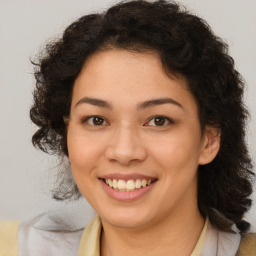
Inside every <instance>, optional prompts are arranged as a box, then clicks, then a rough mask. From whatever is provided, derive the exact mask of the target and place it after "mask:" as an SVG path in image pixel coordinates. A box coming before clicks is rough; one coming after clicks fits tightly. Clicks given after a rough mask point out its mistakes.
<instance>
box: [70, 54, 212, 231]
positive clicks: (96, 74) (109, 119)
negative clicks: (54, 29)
mask: <svg viewBox="0 0 256 256" xmlns="http://www.w3.org/2000/svg"><path fill="white" fill-rule="evenodd" d="M67 138H68V151H69V158H70V162H71V167H72V172H73V176H74V178H75V181H76V183H77V186H78V188H79V190H80V192H81V193H82V194H83V196H84V197H85V198H86V199H87V200H88V201H89V203H90V204H91V205H92V207H93V208H94V209H95V210H96V212H97V213H98V214H99V215H100V217H101V218H102V221H103V222H104V221H105V222H107V223H109V224H112V225H115V226H118V227H126V228H134V227H136V228H140V227H145V226H148V225H152V224H154V223H157V222H158V221H162V220H164V219H165V218H172V217H175V216H176V217H177V216H179V217H182V216H184V215H186V214H187V213H191V212H195V211H198V209H197V199H196V197H197V196H196V194H197V168H198V165H199V164H204V163H206V162H209V161H210V160H208V158H207V156H206V155H207V153H206V148H207V143H208V139H207V136H205V135H202V133H201V128H200V123H199V120H198V113H197V105H196V102H195V99H194V97H193V95H192V94H191V93H190V92H189V91H188V90H187V84H186V82H185V80H182V79H180V80H178V79H172V78H170V77H168V76H167V75H166V73H165V72H164V70H163V67H162V64H161V61H160V58H159V56H158V55H157V54H154V53H152V54H146V53H145V54H144V53H134V52H129V51H125V50H111V51H106V52H100V53H97V54H95V55H93V56H92V57H91V58H90V59H89V60H88V61H87V62H86V64H85V66H84V67H83V69H82V71H81V73H80V74H79V76H78V78H77V79H76V81H75V84H74V89H73V96H72V104H71V111H70V121H69V124H68V126H67Z"/></svg>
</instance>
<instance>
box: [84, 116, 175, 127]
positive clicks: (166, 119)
mask: <svg viewBox="0 0 256 256" xmlns="http://www.w3.org/2000/svg"><path fill="white" fill-rule="evenodd" d="M93 118H99V119H102V120H103V123H104V122H106V120H105V119H104V118H103V117H101V116H87V117H85V118H83V119H82V121H81V123H83V124H84V123H87V122H88V121H89V120H90V119H93ZM156 118H161V119H162V118H163V119H164V120H165V121H167V123H168V124H167V125H170V124H173V123H174V121H173V120H172V119H170V118H168V117H166V116H154V117H152V118H150V119H149V121H148V122H147V123H146V125H143V126H150V125H147V124H148V123H149V122H151V121H152V120H154V119H156ZM106 123H107V122H106ZM89 125H91V126H105V125H95V124H89ZM153 126H155V127H165V126H166V124H164V125H160V126H158V125H153Z"/></svg>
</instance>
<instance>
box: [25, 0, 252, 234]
mask: <svg viewBox="0 0 256 256" xmlns="http://www.w3.org/2000/svg"><path fill="white" fill-rule="evenodd" d="M111 48H112V49H115V48H118V49H126V50H130V51H136V52H143V51H145V50H150V49H151V50H153V51H155V52H157V53H158V54H159V56H160V58H161V61H162V64H163V66H164V67H165V69H166V72H170V73H171V74H176V75H181V76H182V77H185V78H186V80H187V82H188V85H189V89H190V91H191V92H192V94H193V95H194V97H195V99H196V101H197V104H198V109H199V120H200V123H201V127H202V129H204V127H205V126H206V125H210V126H213V127H216V128H217V129H218V130H219V131H220V132H221V145H220V150H219V152H218V155H217V156H216V158H215V159H214V160H213V161H212V162H211V163H209V164H206V165H202V166H199V168H198V208H199V210H200V212H201V214H202V216H204V217H206V216H208V217H209V219H210V221H211V223H213V224H214V225H215V226H217V227H218V228H220V229H221V230H225V231H231V225H232V224H234V223H235V224H236V226H237V227H238V228H239V229H240V231H241V232H246V231H247V230H248V228H249V223H247V222H246V221H244V220H243V217H244V214H245V212H246V211H247V210H248V209H249V208H250V207H251V199H250V195H251V193H252V182H253V178H254V174H253V172H252V163H251V159H250V157H249V154H248V151H247V146H246V143H245V125H246V120H247V117H248V112H247V110H246V108H245V106H244V103H243V90H244V81H243V79H242V78H241V76H240V74H239V73H238V72H237V71H236V70H235V68H234V61H233V59H232V58H231V57H230V56H229V55H228V46H227V44H226V43H225V42H223V41H222V40H221V39H220V38H219V37H217V36H216V35H215V34H214V33H213V32H212V31H211V29H210V27H209V25H208V24H207V23H206V22H205V21H204V20H203V19H201V18H199V17H198V16H196V15H194V14H192V13H190V12H189V11H188V10H186V9H185V8H184V7H183V6H180V5H178V4H177V3H175V2H167V1H163V0H159V1H154V2H152V1H151V2H148V1H144V0H140V1H128V2H121V3H119V4H116V5H114V6H113V7H111V8H110V9H108V10H107V11H106V12H103V13H99V14H98V13H96V14H91V15H85V16H83V17H81V18H80V19H78V20H77V21H75V22H74V23H73V24H71V25H70V26H69V27H68V28H67V29H66V30H65V32H64V34H63V37H62V38H61V39H58V40H55V41H54V42H52V43H49V44H48V45H47V46H46V48H45V50H44V51H43V53H42V55H40V57H39V59H38V60H37V62H36V63H35V62H34V64H35V78H36V89H35V91H34V94H33V95H34V103H33V106H32V108H31V110H30V117H31V120H32V121H33V122H34V123H35V124H36V125H37V126H38V127H39V129H38V130H37V132H36V133H35V134H34V135H33V138H32V141H33V144H34V146H37V147H38V148H40V149H41V150H43V151H45V152H48V153H52V154H59V155H66V156H68V149H67V139H66V125H65V122H64V121H63V117H65V116H69V111H70V104H71V97H72V89H73V85H74V81H75V79H76V78H77V76H78V75H79V73H80V71H81V68H82V66H83V64H84V63H85V61H86V60H87V59H88V57H89V56H91V55H93V54H94V53H96V52H98V51H104V50H107V49H111ZM69 180H70V179H69ZM70 191H71V192H70ZM60 192H63V191H60ZM73 192H74V193H73ZM77 193H79V191H78V189H77V187H76V186H75V187H70V190H69V191H68V190H64V193H62V196H60V194H61V193H59V194H58V196H56V195H55V198H57V199H66V198H70V197H72V196H73V195H74V194H75V195H77Z"/></svg>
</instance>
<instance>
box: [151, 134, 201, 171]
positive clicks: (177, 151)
mask: <svg viewBox="0 0 256 256" xmlns="http://www.w3.org/2000/svg"><path fill="white" fill-rule="evenodd" d="M153 145H154V146H153ZM149 148H150V150H151V155H152V156H154V158H155V160H156V161H157V162H158V164H160V165H162V168H163V169H165V170H166V169H169V170H176V168H179V171H181V170H182V168H188V169H190V168H192V169H195V167H197V165H198V158H199V155H200V137H199V136H198V134H196V133H191V132H190V131H189V130H188V131H181V132H177V133H175V135H173V136H172V135H171V136H166V137H165V138H164V139H163V140H158V141H157V142H156V141H152V142H151V146H150V147H149Z"/></svg>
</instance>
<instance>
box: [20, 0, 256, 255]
mask: <svg viewBox="0 0 256 256" xmlns="http://www.w3.org/2000/svg"><path fill="white" fill-rule="evenodd" d="M35 76H36V80H37V85H36V89H35V91H34V104H33V106H32V108H31V112H30V114H31V120H32V121H33V122H34V123H35V124H36V125H37V126H38V127H39V129H38V131H37V132H36V133H35V134H34V136H33V139H32V140H33V144H34V145H35V146H37V147H39V148H40V149H41V150H43V151H45V152H48V153H55V154H58V155H59V156H60V157H63V156H65V157H67V158H68V160H69V162H70V167H71V170H72V175H73V178H74V181H75V182H74V183H72V182H73V179H70V178H69V179H68V180H67V182H69V183H68V185H64V190H63V186H60V189H59V191H55V193H54V197H55V198H56V199H58V200H64V199H70V198H78V197H80V196H83V197H85V198H86V199H87V200H88V202H89V203H90V204H91V205H92V207H93V208H94V209H95V211H96V212H97V214H98V216H97V217H96V218H95V219H94V220H93V221H92V222H91V223H90V224H89V225H88V226H87V227H86V228H85V229H81V227H79V225H78V227H77V226H75V227H74V226H72V225H71V227H70V226H69V227H68V225H67V223H68V222H65V219H63V218H62V219H61V221H60V218H59V216H51V218H50V219H51V220H52V222H51V223H50V224H49V219H48V220H47V221H48V224H47V225H45V218H46V217H45V216H43V217H42V216H41V217H37V218H35V219H34V220H32V221H30V222H27V223H23V224H21V226H20V228H19V243H20V249H19V251H20V255H36V254H37V255H38V254H40V253H41V254H42V255H77V254H78V255H86V256H90V255H101V256H109V255H124V256H125V255H143V253H146V254H147V255H159V256H161V255H179V256H182V255H193V256H194V255H207V256H211V255H221V256H224V255H237V253H238V255H244V254H243V253H245V251H244V250H247V251H246V255H250V253H251V255H255V253H256V250H255V248H254V249H253V246H252V245H253V241H254V242H255V236H253V235H250V236H249V235H247V236H246V237H245V238H244V235H241V234H244V233H246V231H247V230H248V229H249V223H247V222H246V221H244V220H243V216H244V214H245V212H246V211H247V210H248V209H249V208H250V206H251V200H250V198H249V196H250V195H251V193H252V178H253V172H252V164H251V159H250V157H249V155H248V152H247V148H246V144H245V122H246V118H247V110H246V108H245V107H244V105H243V101H242V98H243V87H244V84H243V81H242V78H241V77H240V74H239V73H238V72H237V71H236V70H235V69H234V63H233V60H232V58H231V57H230V56H229V55H228V53H227V46H226V44H225V43H224V42H223V41H221V39H220V38H218V37H217V36H216V35H214V34H213V33H212V31H211V29H210V28H209V26H208V25H207V24H206V22H205V21H203V20H202V19H200V18H198V17H197V16H195V15H193V14H191V13H189V12H188V11H186V10H184V9H183V8H181V7H179V6H178V5H177V4H176V3H173V2H167V1H155V2H147V1H128V2H126V3H120V4H117V5H115V6H113V7H111V8H110V9H109V10H108V11H107V12H106V13H102V14H92V15H86V16H84V17H82V18H80V19H79V20H77V21H76V22H74V23H73V24H71V25H70V26H69V27H68V28H67V29H66V31H65V32H64V35H63V38H62V39H60V40H59V41H57V42H54V43H52V44H49V45H48V46H47V47H46V50H45V52H44V54H43V55H42V57H41V59H40V60H39V62H38V63H37V64H36V71H35ZM66 172H67V173H68V170H66ZM62 185H63V181H62ZM67 188H68V190H67ZM38 223H39V224H38ZM52 223H54V227H53V226H51V225H52ZM56 223H57V225H55V224H56ZM64 223H65V224H64ZM34 237H37V239H36V241H34V242H33V239H34ZM253 239H254V240H253ZM247 243H249V245H247ZM184 245H185V246H184ZM248 246H249V247H248ZM244 248H245V249H244ZM248 248H249V252H248Z"/></svg>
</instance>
